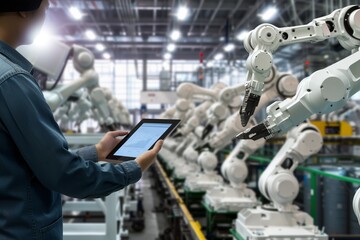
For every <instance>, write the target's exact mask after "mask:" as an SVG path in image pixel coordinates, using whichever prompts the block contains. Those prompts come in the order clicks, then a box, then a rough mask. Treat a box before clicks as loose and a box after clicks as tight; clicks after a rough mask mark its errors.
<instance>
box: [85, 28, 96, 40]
mask: <svg viewBox="0 0 360 240" xmlns="http://www.w3.org/2000/svg"><path fill="white" fill-rule="evenodd" d="M85 36H86V37H87V38H88V39H89V40H95V39H96V33H95V32H94V31H93V30H90V29H89V30H86V32H85Z"/></svg>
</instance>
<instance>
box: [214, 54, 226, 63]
mask: <svg viewBox="0 0 360 240" xmlns="http://www.w3.org/2000/svg"><path fill="white" fill-rule="evenodd" d="M223 58H224V54H222V53H218V54H216V55H215V57H214V59H215V60H217V61H219V60H221V59H223Z"/></svg>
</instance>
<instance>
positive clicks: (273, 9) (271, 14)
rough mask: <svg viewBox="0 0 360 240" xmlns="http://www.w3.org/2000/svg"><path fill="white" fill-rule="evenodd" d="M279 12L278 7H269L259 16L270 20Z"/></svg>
mask: <svg viewBox="0 0 360 240" xmlns="http://www.w3.org/2000/svg"><path fill="white" fill-rule="evenodd" d="M277 13H278V9H277V8H276V7H268V8H267V9H265V11H264V12H263V13H261V14H259V16H260V17H261V18H262V20H264V21H270V20H272V19H273V18H274V17H275V16H276V14H277Z"/></svg>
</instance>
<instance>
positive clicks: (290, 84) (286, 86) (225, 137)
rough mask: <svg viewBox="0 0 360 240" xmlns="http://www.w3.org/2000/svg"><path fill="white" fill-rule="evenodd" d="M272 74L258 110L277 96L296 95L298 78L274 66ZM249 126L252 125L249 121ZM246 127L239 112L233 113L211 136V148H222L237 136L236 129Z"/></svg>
mask: <svg viewBox="0 0 360 240" xmlns="http://www.w3.org/2000/svg"><path fill="white" fill-rule="evenodd" d="M272 69H273V70H272V71H271V75H270V76H269V78H268V79H267V81H266V82H265V83H266V85H265V91H264V94H263V97H262V98H261V99H260V102H259V107H258V108H257V109H256V112H258V111H260V110H261V109H262V108H264V107H266V106H267V105H268V104H269V102H271V101H273V100H274V99H276V98H277V97H281V98H286V97H291V96H294V94H295V92H296V88H297V86H298V79H297V78H296V77H295V76H293V75H292V74H289V73H281V72H278V71H277V70H276V69H275V68H272ZM247 126H250V124H249V123H248V125H247ZM240 129H245V128H244V127H243V126H242V123H241V121H240V118H239V117H238V113H234V114H233V115H231V116H230V117H229V118H228V119H227V120H226V122H225V126H224V128H223V129H222V130H221V131H220V132H217V133H214V134H213V135H212V136H210V139H209V143H208V144H209V145H210V147H211V148H221V147H224V146H226V145H227V144H229V143H230V141H231V139H232V138H234V137H235V136H236V131H237V130H240Z"/></svg>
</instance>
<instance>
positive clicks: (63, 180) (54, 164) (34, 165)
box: [0, 74, 141, 198]
mask: <svg viewBox="0 0 360 240" xmlns="http://www.w3.org/2000/svg"><path fill="white" fill-rule="evenodd" d="M0 114H1V115H0V116H1V118H0V120H1V121H2V122H3V124H4V125H5V127H6V128H7V130H8V132H9V134H10V136H11V137H12V139H13V141H14V144H15V145H16V146H17V148H18V149H19V152H20V154H21V155H22V157H23V158H24V160H25V162H26V163H27V165H28V166H29V167H30V169H31V170H32V171H33V173H34V175H35V176H36V177H37V178H38V179H39V181H40V182H41V183H42V184H43V185H44V186H46V187H48V188H49V189H51V190H53V191H57V192H60V193H63V194H65V195H68V196H72V197H78V198H85V197H101V196H106V195H108V194H110V193H112V192H114V191H117V190H119V189H121V188H124V187H125V186H127V185H129V184H131V183H135V182H137V181H138V180H139V179H140V178H141V169H140V167H139V165H138V164H137V163H136V162H135V161H128V162H124V163H122V164H116V165H113V164H110V163H105V164H99V163H96V162H94V161H89V160H87V159H83V158H82V157H80V156H79V155H76V154H74V153H72V152H70V151H69V150H68V144H67V142H66V140H65V138H64V136H63V134H62V133H61V131H60V129H59V127H58V125H57V123H56V121H55V120H54V117H53V115H52V112H51V110H50V108H49V106H48V105H47V103H46V101H45V99H44V96H43V94H42V92H41V90H40V89H39V87H38V86H37V85H36V82H35V81H34V80H33V79H31V77H30V76H27V75H25V74H18V75H15V76H13V77H11V78H9V79H7V80H6V81H4V82H2V83H1V85H0Z"/></svg>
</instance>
